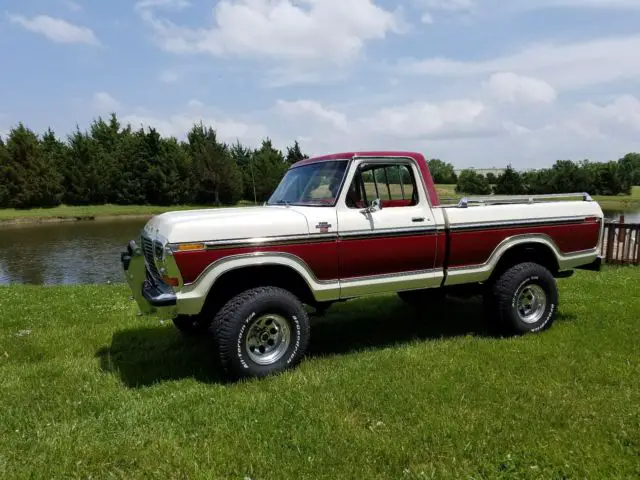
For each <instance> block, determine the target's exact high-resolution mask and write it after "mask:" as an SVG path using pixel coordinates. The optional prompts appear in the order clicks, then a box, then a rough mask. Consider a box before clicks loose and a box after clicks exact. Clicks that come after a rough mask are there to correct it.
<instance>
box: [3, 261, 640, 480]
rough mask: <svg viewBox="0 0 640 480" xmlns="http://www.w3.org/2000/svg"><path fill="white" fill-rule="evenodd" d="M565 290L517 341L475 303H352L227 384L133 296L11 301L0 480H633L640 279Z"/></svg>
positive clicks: (598, 279) (569, 282) (39, 291)
mask: <svg viewBox="0 0 640 480" xmlns="http://www.w3.org/2000/svg"><path fill="white" fill-rule="evenodd" d="M559 284H560V290H561V302H560V311H559V319H558V321H557V323H556V324H555V325H554V326H553V327H552V328H551V329H550V330H549V331H546V332H544V333H542V334H538V335H530V336H525V337H521V338H513V339H498V338H493V337H491V336H488V335H486V334H485V333H484V332H485V330H484V327H483V323H482V318H481V317H480V316H479V313H478V312H479V310H480V308H479V305H478V303H477V302H476V301H465V302H462V301H458V302H455V301H449V302H448V304H447V305H446V306H445V307H443V308H441V309H436V308H435V307H434V308H429V309H428V310H426V311H419V310H412V309H411V308H410V307H407V306H405V305H404V304H402V303H401V302H400V301H399V300H398V299H397V298H396V297H395V296H387V297H379V298H372V299H366V300H359V301H353V302H348V303H345V304H341V305H339V306H336V307H335V308H334V309H332V310H330V311H329V313H328V316H327V317H326V318H324V319H317V320H316V321H315V323H314V325H313V327H312V341H311V346H310V352H309V355H308V357H307V358H306V360H305V361H304V362H303V363H302V365H301V366H300V367H299V368H298V369H296V370H293V371H290V372H287V373H285V374H283V375H280V376H277V377H272V378H268V379H265V380H262V381H249V382H241V383H236V384H232V383H224V382H222V381H220V378H219V375H218V373H217V372H218V370H217V367H216V366H215V364H212V363H211V361H210V357H209V351H208V348H207V345H206V343H205V342H202V341H189V340H185V339H183V338H181V337H180V335H179V334H178V333H177V331H176V330H175V329H174V328H173V326H172V325H171V324H166V323H165V324H160V322H159V321H158V320H154V319H149V318H141V317H136V316H135V315H134V307H133V305H132V304H131V303H130V302H128V301H127V296H128V291H127V289H126V288H125V286H123V285H104V286H56V287H37V286H7V287H0V311H2V322H0V405H1V406H2V407H1V408H0V478H3V479H13V478H142V477H144V478H206V479H222V478H224V479H243V478H251V479H256V480H257V479H272V478H274V479H275V478H278V479H280V478H295V479H305V478H310V479H317V478H331V479H334V478H353V479H363V478H367V479H370V478H380V479H387V478H394V479H396V478H397V479H423V478H455V479H459V478H465V479H471V478H473V479H484V478H492V479H493V478H504V479H507V478H508V479H511V478H521V479H560V478H593V479H600V478H629V479H631V478H638V477H639V476H640V356H639V355H638V338H639V337H640V269H638V268H633V267H627V268H619V269H614V268H607V269H606V270H605V271H604V272H602V273H600V274H597V273H589V272H578V273H577V274H576V275H575V276H574V277H573V278H570V279H563V280H560V281H559Z"/></svg>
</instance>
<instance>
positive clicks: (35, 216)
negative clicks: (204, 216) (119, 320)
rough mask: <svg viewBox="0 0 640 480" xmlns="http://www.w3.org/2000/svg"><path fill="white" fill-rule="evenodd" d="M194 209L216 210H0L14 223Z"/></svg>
mask: <svg viewBox="0 0 640 480" xmlns="http://www.w3.org/2000/svg"><path fill="white" fill-rule="evenodd" d="M249 204H250V203H249V202H240V204H238V206H245V205H249ZM193 208H214V207H212V206H210V205H209V206H199V205H172V206H158V205H86V206H68V205H61V206H59V207H54V208H33V209H29V210H16V209H13V208H7V209H0V222H3V221H5V222H7V221H8V222H14V221H25V222H29V221H47V220H60V219H71V220H73V219H92V218H100V217H122V216H152V215H157V214H159V213H163V212H167V211H170V210H190V209H193Z"/></svg>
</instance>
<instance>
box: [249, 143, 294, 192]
mask: <svg viewBox="0 0 640 480" xmlns="http://www.w3.org/2000/svg"><path fill="white" fill-rule="evenodd" d="M251 161H252V164H253V168H254V176H255V181H256V195H257V198H258V202H263V201H266V200H268V198H269V197H270V196H271V194H272V193H273V191H274V190H275V189H276V187H277V186H278V184H279V183H280V180H282V176H283V175H284V173H285V171H286V169H287V164H286V163H285V159H284V156H283V155H282V152H281V151H280V150H276V149H275V148H273V144H272V143H271V140H270V139H268V138H267V139H265V140H263V141H262V145H261V146H260V148H259V149H258V150H256V151H254V152H253V155H252V159H251Z"/></svg>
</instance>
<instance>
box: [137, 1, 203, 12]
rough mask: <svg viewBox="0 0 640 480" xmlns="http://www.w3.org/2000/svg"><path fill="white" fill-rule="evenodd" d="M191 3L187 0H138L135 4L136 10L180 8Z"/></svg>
mask: <svg viewBox="0 0 640 480" xmlns="http://www.w3.org/2000/svg"><path fill="white" fill-rule="evenodd" d="M190 5H191V2H189V1H188V0H139V1H137V2H136V4H135V9H136V10H145V9H151V8H167V9H175V10H182V9H183V8H187V7H189V6H190Z"/></svg>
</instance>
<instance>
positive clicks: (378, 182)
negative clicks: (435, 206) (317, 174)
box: [346, 163, 418, 208]
mask: <svg viewBox="0 0 640 480" xmlns="http://www.w3.org/2000/svg"><path fill="white" fill-rule="evenodd" d="M375 198H379V199H380V202H381V203H382V207H383V208H385V207H386V208H389V207H408V206H411V205H415V204H416V203H417V201H418V196H417V190H416V185H415V178H414V176H413V171H412V170H411V168H410V167H409V166H408V165H406V164H403V163H399V164H391V165H388V164H387V165H380V164H373V165H364V166H362V167H361V168H360V169H359V170H358V172H356V174H355V175H354V177H353V181H352V182H351V185H350V186H349V190H348V191H347V197H346V204H347V206H348V207H349V208H364V207H366V206H367V205H368V204H369V203H370V202H371V201H372V200H373V199H375Z"/></svg>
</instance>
